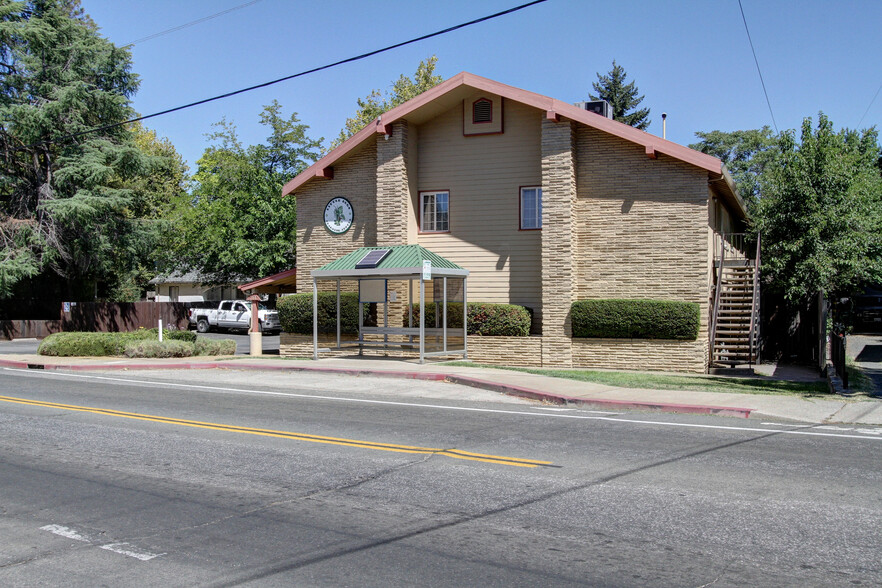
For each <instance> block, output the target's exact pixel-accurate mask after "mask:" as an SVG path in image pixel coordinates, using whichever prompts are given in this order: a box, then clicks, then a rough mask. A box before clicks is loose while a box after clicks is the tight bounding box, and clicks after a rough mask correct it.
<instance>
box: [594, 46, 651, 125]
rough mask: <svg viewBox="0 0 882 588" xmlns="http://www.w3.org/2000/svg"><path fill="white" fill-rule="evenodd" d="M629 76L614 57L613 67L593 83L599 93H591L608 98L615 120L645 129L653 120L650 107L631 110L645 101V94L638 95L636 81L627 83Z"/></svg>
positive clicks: (601, 97)
mask: <svg viewBox="0 0 882 588" xmlns="http://www.w3.org/2000/svg"><path fill="white" fill-rule="evenodd" d="M627 78H628V74H627V73H625V68H623V67H622V66H621V65H618V64H617V63H616V61H615V59H614V60H613V63H612V69H611V70H610V71H609V73H608V74H607V75H605V76H602V75H600V74H599V73H598V74H597V81H596V82H594V84H593V86H594V91H595V92H597V94H596V95H595V94H590V96H591V99H592V100H606V101H607V102H609V104H610V106H612V109H613V118H614V119H615V120H617V121H619V122H623V123H625V124H626V125H631V126H632V127H636V128H638V129H640V130H641V131H645V130H646V127H648V126H649V124H650V123H651V122H652V121H651V120H649V109H648V108H641V109H640V110H637V111H635V112H630V111H632V110H634V109H635V108H637V106H639V105H640V103H641V102H643V96H638V95H637V94H638V90H637V86H635V85H634V82H630V83H627V84H626V83H625V81H626V80H627Z"/></svg>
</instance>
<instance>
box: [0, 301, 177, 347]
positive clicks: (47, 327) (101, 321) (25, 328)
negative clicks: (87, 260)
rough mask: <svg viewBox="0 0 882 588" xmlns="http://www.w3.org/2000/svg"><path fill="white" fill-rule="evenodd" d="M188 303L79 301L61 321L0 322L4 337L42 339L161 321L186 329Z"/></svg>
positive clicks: (146, 325)
mask: <svg viewBox="0 0 882 588" xmlns="http://www.w3.org/2000/svg"><path fill="white" fill-rule="evenodd" d="M191 306H192V305H191V304H188V303H186V302H121V303H115V302H78V303H76V304H73V303H71V306H70V309H69V312H64V309H59V310H60V315H61V316H60V317H59V320H44V321H30V320H4V321H0V338H3V339H26V338H37V339H42V338H43V337H46V336H48V335H51V334H52V333H57V332H59V331H98V332H118V331H134V330H137V329H138V328H140V327H144V328H145V329H150V328H153V327H155V326H157V325H158V322H159V319H162V324H163V326H164V327H166V328H174V329H186V328H187V326H188V320H187V309H188V308H190V307H191Z"/></svg>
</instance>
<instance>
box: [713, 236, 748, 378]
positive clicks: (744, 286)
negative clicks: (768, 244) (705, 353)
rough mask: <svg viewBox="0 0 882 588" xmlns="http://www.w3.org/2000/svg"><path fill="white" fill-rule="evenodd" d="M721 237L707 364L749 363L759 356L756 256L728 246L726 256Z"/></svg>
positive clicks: (723, 237) (730, 365)
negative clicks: (708, 362)
mask: <svg viewBox="0 0 882 588" xmlns="http://www.w3.org/2000/svg"><path fill="white" fill-rule="evenodd" d="M720 237H721V247H720V256H719V257H718V258H717V259H715V264H714V266H715V267H714V273H715V276H714V279H715V280H714V281H715V284H714V299H713V315H712V317H711V333H710V367H711V368H714V367H723V366H726V367H734V366H736V365H744V364H747V365H748V366H752V365H753V364H755V363H757V361H758V359H759V345H758V342H759V272H758V270H757V267H758V262H759V256H758V255H756V256H753V257H754V258H753V259H751V258H750V256H748V255H747V254H745V253H744V252H743V251H735V250H732V249H731V248H728V249H729V251H728V258H727V247H726V245H725V244H724V243H725V241H724V239H726V236H725V235H721V236H720ZM731 237H732V236H731V235H730V236H729V238H731ZM758 250H759V247H758V246H757V251H758Z"/></svg>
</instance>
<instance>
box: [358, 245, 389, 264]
mask: <svg viewBox="0 0 882 588" xmlns="http://www.w3.org/2000/svg"><path fill="white" fill-rule="evenodd" d="M390 251H392V250H391V249H371V250H370V251H368V252H367V253H365V255H364V257H362V258H361V261H359V262H358V263H356V264H355V269H371V268H375V267H377V266H378V265H380V262H381V261H383V260H384V259H386V256H387V255H389V252H390Z"/></svg>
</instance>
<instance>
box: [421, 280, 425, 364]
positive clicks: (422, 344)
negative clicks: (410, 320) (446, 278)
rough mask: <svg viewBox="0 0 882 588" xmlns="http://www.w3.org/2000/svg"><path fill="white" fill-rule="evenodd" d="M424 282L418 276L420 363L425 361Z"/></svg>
mask: <svg viewBox="0 0 882 588" xmlns="http://www.w3.org/2000/svg"><path fill="white" fill-rule="evenodd" d="M425 354H426V283H425V282H424V281H423V280H422V276H421V277H420V363H426V355H425Z"/></svg>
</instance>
